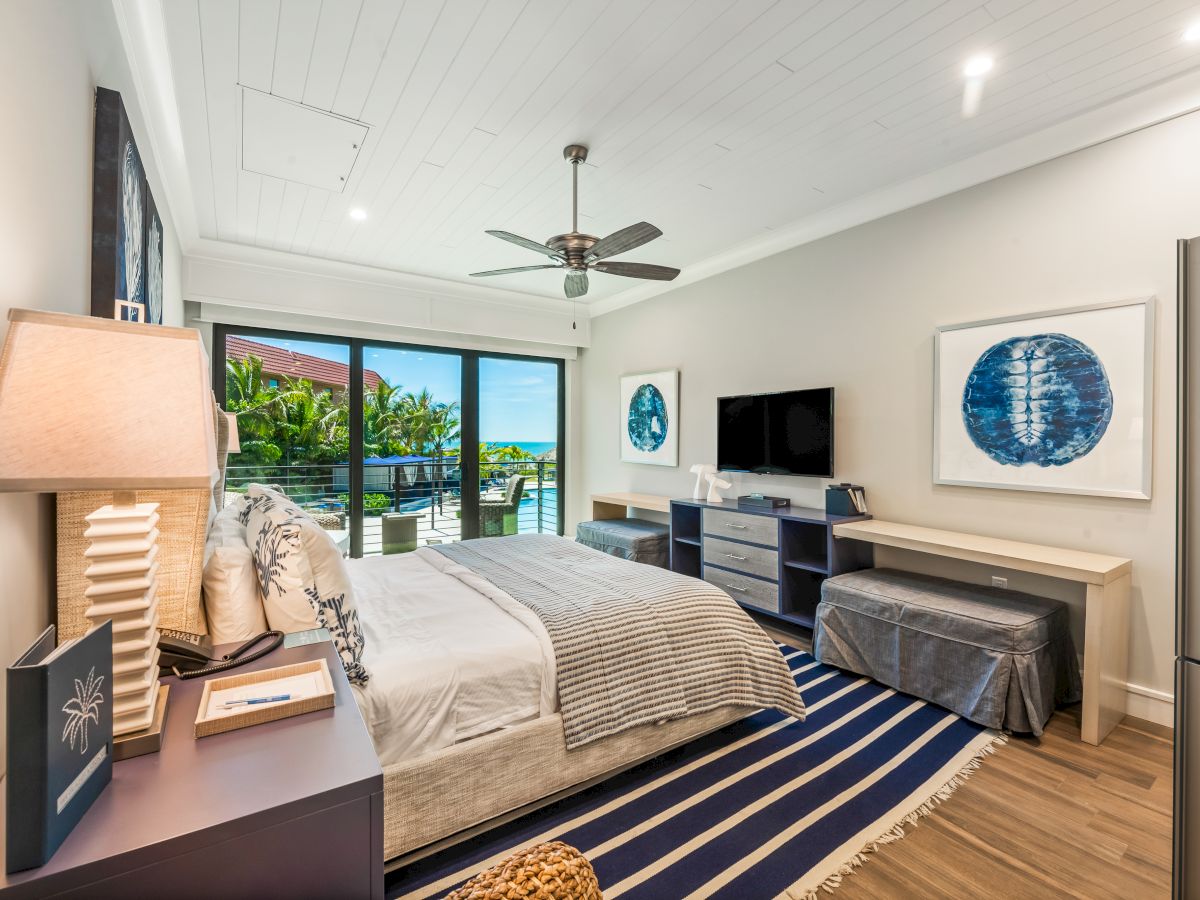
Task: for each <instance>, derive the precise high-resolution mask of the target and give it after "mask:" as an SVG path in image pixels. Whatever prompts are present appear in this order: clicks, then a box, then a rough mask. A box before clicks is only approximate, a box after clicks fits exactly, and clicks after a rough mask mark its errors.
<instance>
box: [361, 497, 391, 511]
mask: <svg viewBox="0 0 1200 900" xmlns="http://www.w3.org/2000/svg"><path fill="white" fill-rule="evenodd" d="M391 505H392V498H391V497H389V496H388V495H387V494H363V509H366V510H372V509H387V508H388V507H390V506H391Z"/></svg>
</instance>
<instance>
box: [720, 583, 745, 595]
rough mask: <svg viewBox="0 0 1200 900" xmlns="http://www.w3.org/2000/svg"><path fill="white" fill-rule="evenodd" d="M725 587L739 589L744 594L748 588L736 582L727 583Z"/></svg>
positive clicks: (733, 589) (732, 589)
mask: <svg viewBox="0 0 1200 900" xmlns="http://www.w3.org/2000/svg"><path fill="white" fill-rule="evenodd" d="M725 587H727V588H729V590H731V591H739V592H741V593H743V594H744V593H746V589H745V588H744V587H738V586H737V585H736V584H727V585H725Z"/></svg>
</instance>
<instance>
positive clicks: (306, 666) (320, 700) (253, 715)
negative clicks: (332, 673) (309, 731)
mask: <svg viewBox="0 0 1200 900" xmlns="http://www.w3.org/2000/svg"><path fill="white" fill-rule="evenodd" d="M308 672H316V673H318V677H319V679H320V681H321V682H322V684H323V685H324V686H325V690H324V691H322V692H321V693H320V694H317V695H316V696H315V697H303V698H300V699H296V700H284V701H282V702H280V703H270V704H265V705H263V706H247V707H245V709H244V710H243V711H242V712H237V713H234V714H232V715H228V716H220V717H219V718H214V719H206V718H205V717H204V715H205V711H206V710H207V709H208V701H209V697H211V696H212V692H213V691H222V690H225V689H226V688H235V687H245V686H247V685H251V684H261V683H262V682H264V681H274V680H275V679H277V678H288V677H290V676H292V675H304V674H306V673H308ZM332 707H333V679H332V678H330V677H329V666H328V664H327V663H326V662H325V660H324V659H316V660H311V661H309V662H302V663H294V664H292V665H290V666H277V667H276V668H274V669H261V670H259V671H257V672H245V673H243V674H240V675H226V676H224V677H222V678H210V679H209V680H208V681H206V682H204V693H203V694H201V695H200V708H199V709H198V710H197V711H196V737H198V738H202V737H208V736H209V735H210V734H221V733H222V732H224V731H234V730H236V729H238V728H248V727H249V726H251V725H262V724H263V723H264V722H274V721H276V720H278V719H286V718H288V717H290V716H299V715H303V714H304V713H310V712H316V711H317V710H318V709H330V708H332Z"/></svg>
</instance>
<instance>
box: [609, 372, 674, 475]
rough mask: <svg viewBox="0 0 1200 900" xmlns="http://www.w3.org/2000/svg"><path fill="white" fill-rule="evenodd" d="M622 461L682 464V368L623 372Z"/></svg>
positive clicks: (656, 464) (668, 464)
mask: <svg viewBox="0 0 1200 900" xmlns="http://www.w3.org/2000/svg"><path fill="white" fill-rule="evenodd" d="M620 413H621V417H620V422H619V427H620V433H621V461H622V462H631V463H644V464H646V465H651V466H677V465H679V371H678V370H677V369H671V370H668V371H665V372H648V373H646V374H644V375H623V376H621V404H620Z"/></svg>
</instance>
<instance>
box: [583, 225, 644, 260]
mask: <svg viewBox="0 0 1200 900" xmlns="http://www.w3.org/2000/svg"><path fill="white" fill-rule="evenodd" d="M657 237H662V232H661V231H659V230H658V229H657V228H655V227H654V226H653V225H651V224H650V223H649V222H638V223H637V224H636V225H630V226H629V227H628V228H622V229H621V230H620V231H614V232H613V233H612V234H610V235H609V236H608V237H605V238H601V239H600V240H598V241H597V242H596V243H595V245H594V246H593V247H592V249H591V250H589V251H588V253H587V259H589V260H593V259H606V258H607V257H609V256H616V255H617V254H618V253H624V252H625V251H626V250H632V249H633V248H634V247H640V246H642V244H647V243H649V242H650V241H652V240H654V239H655V238H657Z"/></svg>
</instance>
